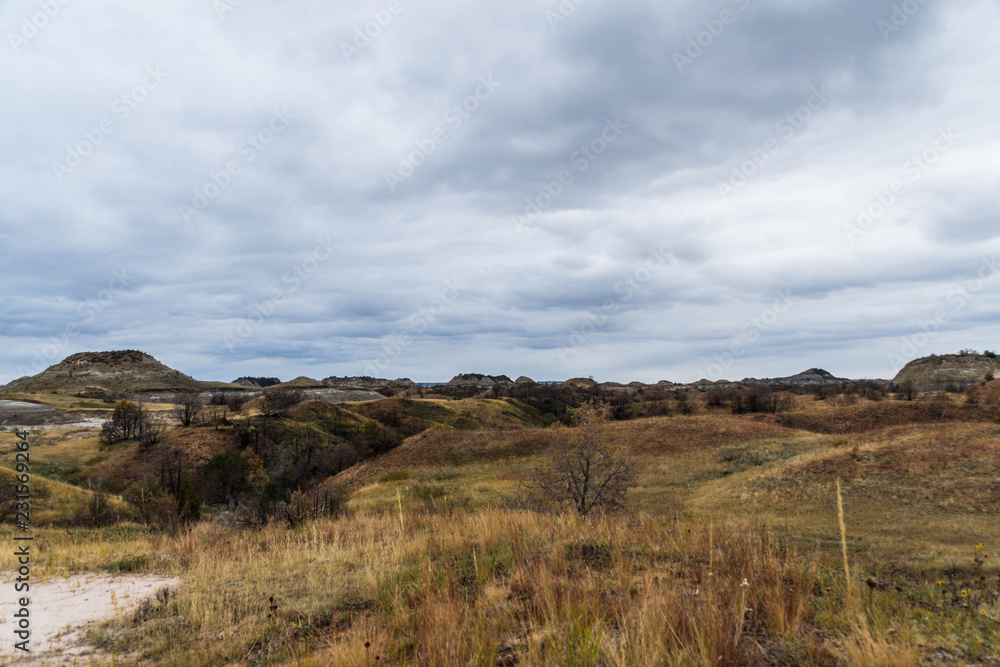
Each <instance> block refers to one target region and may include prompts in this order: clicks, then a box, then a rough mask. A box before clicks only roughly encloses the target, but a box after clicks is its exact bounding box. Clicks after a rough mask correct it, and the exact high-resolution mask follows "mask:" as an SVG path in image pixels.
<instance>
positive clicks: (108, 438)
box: [100, 401, 163, 445]
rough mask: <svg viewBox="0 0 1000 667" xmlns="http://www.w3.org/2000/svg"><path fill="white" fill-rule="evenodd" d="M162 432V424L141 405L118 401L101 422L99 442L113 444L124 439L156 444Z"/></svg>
mask: <svg viewBox="0 0 1000 667" xmlns="http://www.w3.org/2000/svg"><path fill="white" fill-rule="evenodd" d="M162 432H163V425H162V424H160V423H159V422H158V421H157V420H156V419H155V418H154V417H153V415H152V414H151V413H150V412H149V411H148V410H146V408H144V407H143V406H142V404H137V403H133V402H131V401H118V403H117V405H115V410H114V412H113V413H111V419H109V420H107V421H105V422H104V423H103V424H101V436H100V439H101V442H102V443H103V444H105V445H113V444H115V443H117V442H123V441H126V440H143V441H144V443H145V444H156V442H157V441H158V440H159V437H160V435H161V434H162Z"/></svg>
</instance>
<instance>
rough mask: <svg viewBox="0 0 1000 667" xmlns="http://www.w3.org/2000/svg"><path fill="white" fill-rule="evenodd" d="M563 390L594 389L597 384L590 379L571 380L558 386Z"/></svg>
mask: <svg viewBox="0 0 1000 667" xmlns="http://www.w3.org/2000/svg"><path fill="white" fill-rule="evenodd" d="M560 386H561V387H562V388H563V389H594V388H596V387H597V383H596V382H594V381H593V380H591V379H590V378H572V379H570V380H566V381H565V382H563V383H562V384H561V385H560Z"/></svg>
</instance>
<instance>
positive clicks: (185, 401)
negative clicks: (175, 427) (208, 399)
mask: <svg viewBox="0 0 1000 667" xmlns="http://www.w3.org/2000/svg"><path fill="white" fill-rule="evenodd" d="M204 408H205V402H204V401H202V400H201V396H199V395H198V394H196V393H194V392H185V393H183V394H178V395H177V396H176V398H175V400H174V417H176V418H177V420H178V421H179V422H180V423H181V424H182V425H183V426H191V425H192V424H197V423H198V422H199V421H200V420H201V412H202V410H204Z"/></svg>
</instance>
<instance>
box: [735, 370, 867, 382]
mask: <svg viewBox="0 0 1000 667" xmlns="http://www.w3.org/2000/svg"><path fill="white" fill-rule="evenodd" d="M840 382H850V380H848V379H847V378H839V377H836V376H835V375H834V374H833V373H831V372H829V371H825V370H823V369H822V368H810V369H809V370H807V371H803V372H801V373H798V374H796V375H790V376H788V377H783V378H764V379H760V380H758V379H757V378H746V379H744V380H742V381H741V384H769V385H795V386H799V387H815V386H817V385H823V384H837V383H840Z"/></svg>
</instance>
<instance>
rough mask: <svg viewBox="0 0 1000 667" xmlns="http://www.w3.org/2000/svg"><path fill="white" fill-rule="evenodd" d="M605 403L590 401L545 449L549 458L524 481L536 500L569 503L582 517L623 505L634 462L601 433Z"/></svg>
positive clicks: (619, 507)
mask: <svg viewBox="0 0 1000 667" xmlns="http://www.w3.org/2000/svg"><path fill="white" fill-rule="evenodd" d="M608 412H609V409H608V406H606V405H604V404H601V403H594V402H593V401H590V402H588V403H586V404H585V405H583V406H582V407H581V408H580V409H579V411H578V412H577V414H576V415H575V418H574V422H575V424H576V428H574V429H569V430H564V432H563V433H561V434H560V435H559V437H557V439H556V442H554V443H553V444H552V445H551V446H550V447H549V454H548V456H549V460H548V461H547V463H546V464H545V465H543V466H542V467H541V468H540V469H538V470H536V471H535V472H534V473H533V474H532V475H530V476H529V477H528V479H527V480H525V482H524V486H525V487H526V488H527V489H528V490H529V491H530V492H531V493H532V494H533V495H534V496H535V497H536V498H537V500H538V501H539V502H540V503H541V504H555V505H560V506H561V505H563V504H565V503H569V504H570V505H572V506H573V509H575V510H576V512H577V513H578V514H580V515H581V516H587V515H588V514H590V513H591V512H592V511H593V510H595V509H598V510H602V511H607V510H617V509H623V508H624V505H625V496H626V493H627V492H628V489H629V487H630V486H632V484H633V482H634V480H635V463H634V462H633V460H632V458H631V457H630V456H629V454H628V452H627V451H626V450H624V449H623V448H620V447H618V446H615V445H612V444H611V443H610V442H609V441H608V440H607V438H606V437H605V433H604V427H605V424H606V422H607V420H608Z"/></svg>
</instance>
